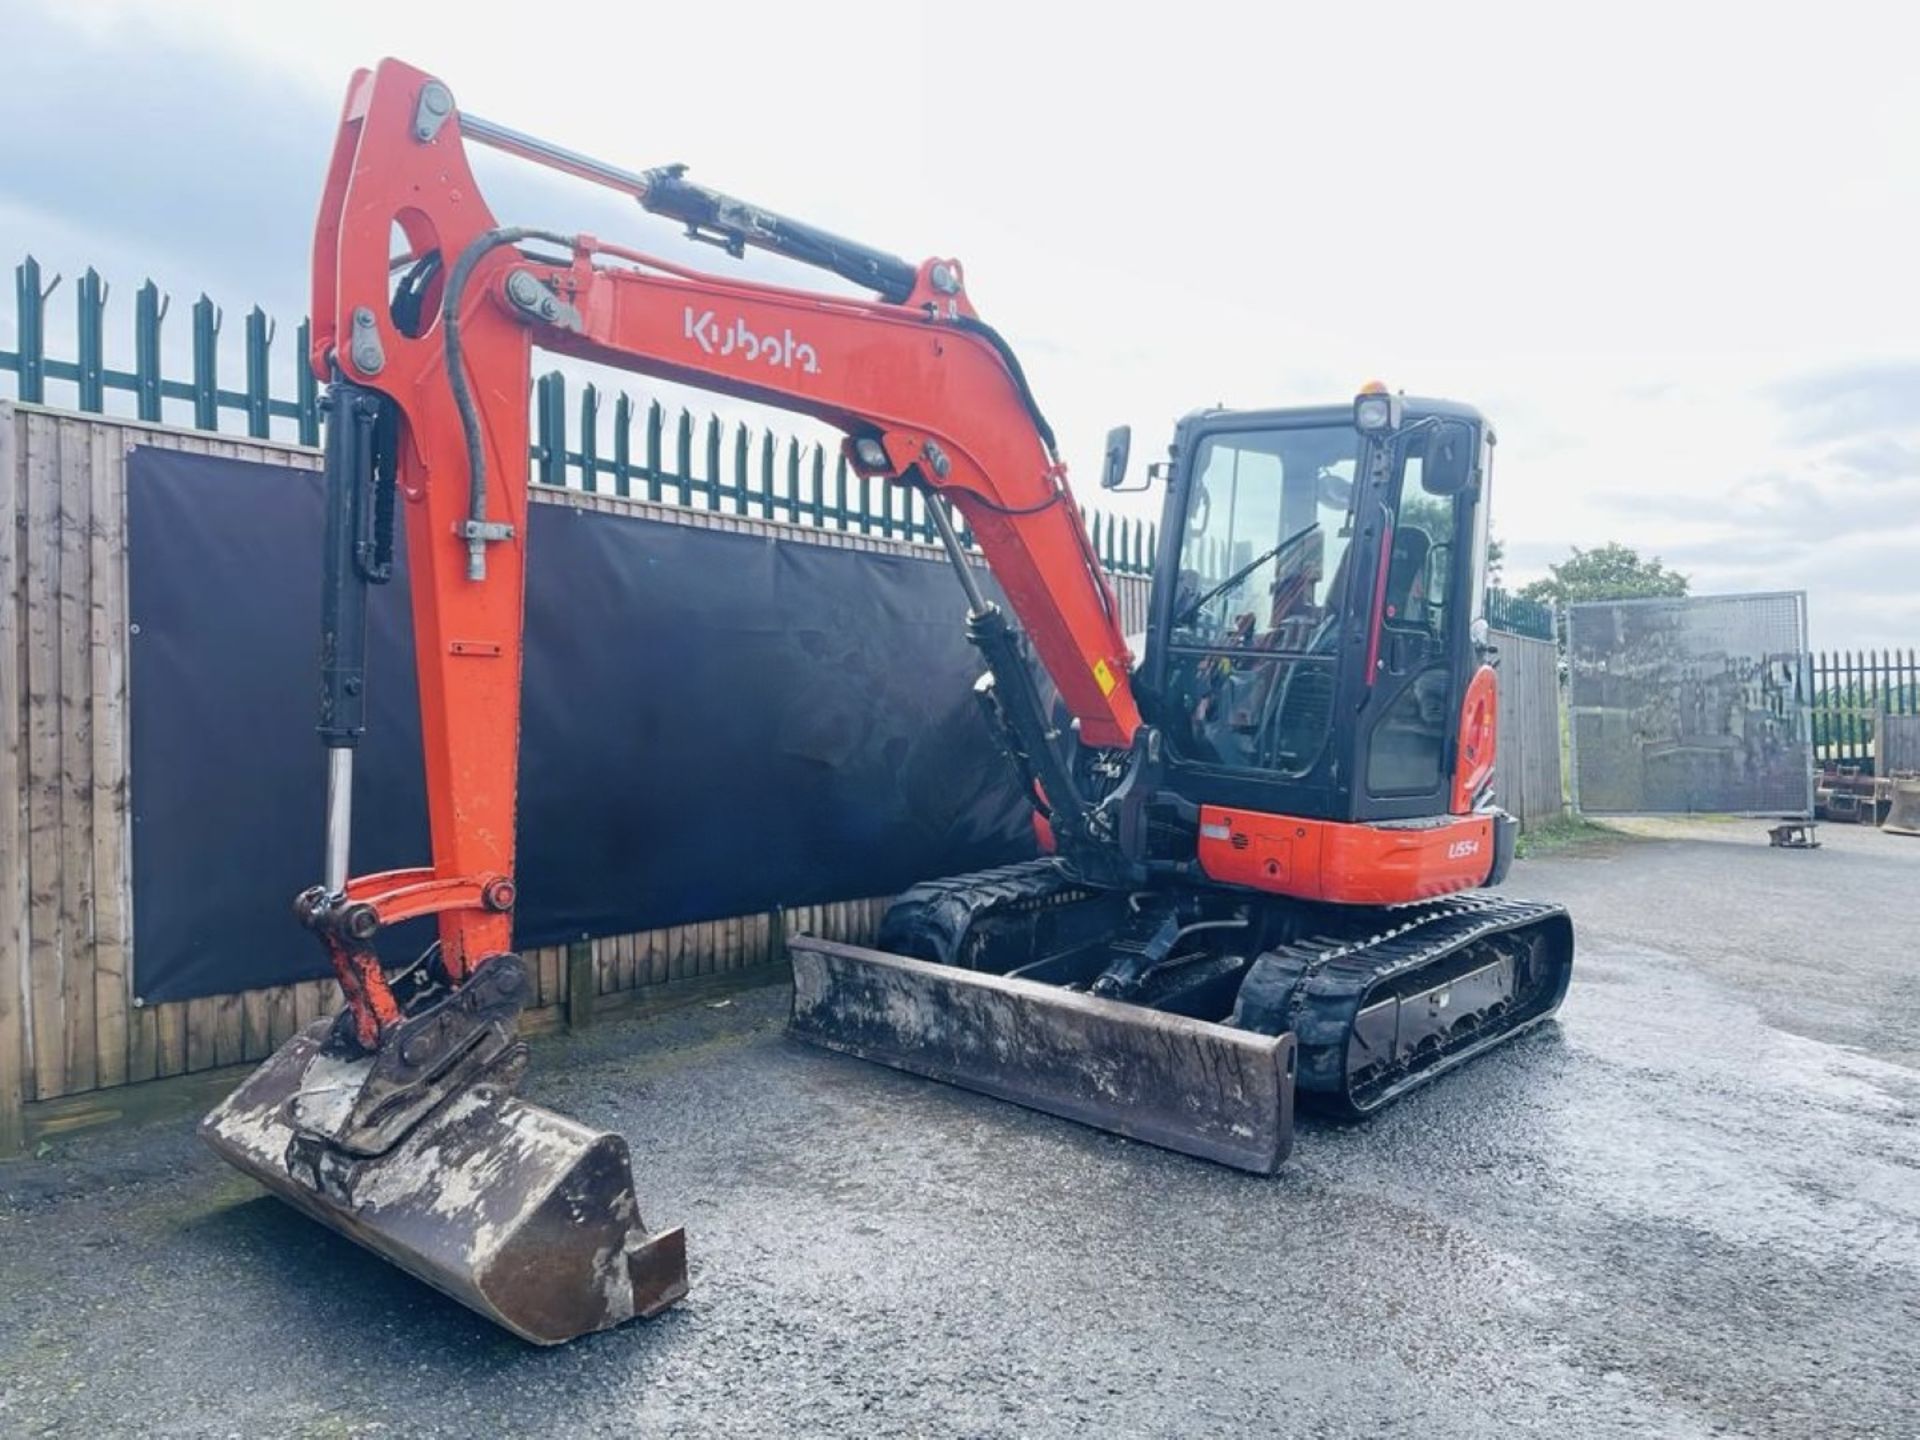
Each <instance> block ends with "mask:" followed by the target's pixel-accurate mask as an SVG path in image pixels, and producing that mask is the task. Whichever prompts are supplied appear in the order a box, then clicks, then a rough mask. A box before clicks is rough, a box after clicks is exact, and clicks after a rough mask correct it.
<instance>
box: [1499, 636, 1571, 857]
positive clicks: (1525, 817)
mask: <svg viewBox="0 0 1920 1440" xmlns="http://www.w3.org/2000/svg"><path fill="white" fill-rule="evenodd" d="M1547 631H1548V636H1549V638H1547V639H1540V638H1538V637H1535V636H1532V635H1517V634H1512V633H1510V632H1506V631H1499V630H1496V631H1495V632H1494V633H1493V643H1494V644H1495V645H1496V646H1497V647H1498V648H1499V651H1500V744H1499V749H1498V750H1497V751H1496V752H1495V759H1494V774H1493V792H1494V798H1495V799H1496V800H1498V801H1499V802H1500V804H1501V805H1503V806H1504V807H1505V808H1506V809H1507V810H1508V811H1509V812H1510V813H1511V814H1513V815H1514V816H1515V817H1516V818H1518V820H1519V821H1520V825H1521V828H1522V829H1523V830H1526V829H1531V828H1533V827H1534V826H1536V825H1541V824H1545V823H1547V822H1549V821H1552V820H1555V819H1557V818H1559V816H1560V815H1561V814H1562V813H1563V812H1564V811H1565V810H1566V800H1565V796H1564V793H1563V791H1562V789H1561V779H1560V652H1559V648H1558V647H1557V646H1556V645H1555V644H1554V642H1553V640H1552V639H1551V638H1550V637H1551V635H1552V626H1551V623H1549V625H1548V627H1547Z"/></svg>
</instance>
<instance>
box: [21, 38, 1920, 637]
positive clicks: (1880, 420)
mask: <svg viewBox="0 0 1920 1440" xmlns="http://www.w3.org/2000/svg"><path fill="white" fill-rule="evenodd" d="M509 16H512V17H515V18H511V19H509V18H508V17H509ZM0 34H5V35H7V36H8V37H9V41H10V43H9V45H8V49H9V50H10V52H11V57H10V60H9V67H8V78H7V83H6V84H5V85H4V86H0V134H4V135H6V136H8V137H9V139H8V141H7V142H6V143H5V145H4V146H0V262H3V263H7V264H11V263H13V261H14V259H15V258H17V257H18V256H19V255H21V254H24V253H26V252H28V251H32V252H33V253H34V254H35V255H37V256H38V257H39V258H40V259H41V261H42V263H43V265H45V266H46V268H47V271H48V273H49V275H51V274H52V273H53V272H54V271H60V272H63V273H65V274H67V275H69V276H71V275H73V274H75V273H77V272H78V271H79V270H81V269H84V268H85V266H86V265H87V264H89V263H91V264H93V265H96V266H97V267H98V268H99V269H100V271H101V273H102V274H103V275H105V276H106V277H107V278H108V280H109V281H110V282H112V283H114V284H115V285H119V286H124V287H125V290H124V291H122V292H121V293H122V295H123V296H124V295H128V294H130V293H131V290H132V288H133V287H134V286H135V285H137V284H138V282H139V280H140V279H141V278H143V277H145V276H147V275H152V276H154V278H155V279H156V280H158V281H159V282H160V284H161V285H162V287H163V288H165V289H167V290H169V291H170V292H171V293H172V294H173V296H174V301H175V304H176V306H177V307H179V308H178V310H177V311H176V314H178V315H179V316H180V317H181V320H180V321H179V322H177V323H173V324H172V330H171V331H170V335H175V336H177V334H178V332H182V331H184V328H185V327H184V312H185V306H186V304H188V303H190V301H191V299H192V298H193V296H195V295H196V294H198V293H199V292H201V291H203V290H204V291H206V292H207V293H208V294H210V295H212V296H213V297H214V299H215V300H217V301H219V302H220V303H221V304H222V305H223V306H224V307H226V309H227V311H228V313H229V317H230V318H229V322H228V326H227V330H226V335H227V337H228V340H229V341H231V342H237V340H238V336H239V332H240V325H239V323H238V317H239V315H240V314H241V312H243V311H244V310H245V309H246V308H247V306H248V305H250V304H251V303H253V302H255V301H258V302H259V303H260V304H262V305H263V306H265V307H266V309H267V310H268V311H269V313H271V314H272V315H274V316H275V317H276V319H278V320H279V321H280V322H281V324H282V326H283V334H284V335H285V336H286V337H290V336H291V331H292V327H293V325H294V324H295V323H297V321H298V319H299V317H300V316H301V315H302V314H303V313H304V311H305V309H306V285H307V262H308V252H309V246H310V240H311V227H312V218H313V211H314V207H315V204H316V202H317V200H318V197H319V190H320V184H321V180H322V176H323V171H324V168H325V164H326V157H327V153H328V150H329V148H330V146H331V143H332V138H333V130H334V124H335V120H336V117H337V114H338V108H339V103H340V97H341V95H342V93H343V91H344V87H345V85H346V82H347V78H348V76H349V75H350V74H351V72H352V70H353V69H354V68H355V67H356V66H362V65H370V64H372V63H374V62H375V61H376V60H377V59H379V58H380V57H381V56H383V55H389V54H391V55H397V56H399V57H401V58H403V59H406V60H408V61H410V62H411V63H413V64H416V65H419V66H421V67H423V68H425V69H429V70H431V71H433V72H434V73H436V74H437V75H439V76H440V77H441V78H442V79H444V80H445V81H446V82H447V83H448V85H449V86H450V87H451V88H452V90H453V93H454V95H455V97H456V100H457V101H458V102H459V103H460V104H461V105H462V106H463V107H464V108H466V109H469V110H471V111H473V112H474V113H477V114H480V115H484V116H486V117H487V118H489V119H493V120H497V121H500V122H502V123H505V124H507V125H511V126H513V127H514V128H516V129H520V130H525V131H530V132H533V133H535V134H539V135H542V136H544V137H546V138H549V139H552V140H555V141H557V142H560V143H562V144H565V145H568V146H571V147H573V148H575V149H579V150H583V151H586V152H588V153H590V154H593V155H596V156H600V157H602V158H605V159H607V160H610V161H612V162H614V163H616V164H619V165H622V166H624V167H627V168H633V169H644V168H646V167H648V166H651V165H654V164H659V163H663V162H666V161H673V160H677V161H684V162H686V163H688V164H689V165H690V166H691V167H692V175H693V178H695V179H698V180H701V181H704V182H705V183H707V184H709V185H713V186H716V187H718V188H720V189H723V190H726V191H729V192H731V193H734V194H737V195H742V196H745V197H747V198H750V199H752V200H754V201H756V202H758V203H760V204H763V205H767V206H770V207H772V208H774V209H778V210H782V211H785V212H787V213H789V214H792V215H795V216H798V217H801V218H804V219H808V220H811V221H813V222H815V223H816V224H819V225H822V226H825V227H826V228H828V229H831V230H836V231H839V232H841V233H844V234H847V235H850V236H853V237H856V238H858V239H861V240H864V241H867V242H868V243H871V244H874V245H877V246H879V247H881V248H883V249H887V250H891V251H894V252H896V253H899V254H902V255H905V256H908V257H910V258H915V259H917V258H919V257H921V256H924V255H930V254H939V255H952V256H957V257H959V258H960V259H962V260H963V261H964V262H965V265H966V269H967V277H968V291H969V294H970V296H971V298H972V299H973V301H974V303H975V304H976V306H977V307H978V308H979V310H980V312H981V314H982V315H983V317H985V318H986V319H988V320H990V321H991V322H992V323H993V324H994V325H995V326H996V327H997V328H999V329H1000V330H1001V331H1002V332H1003V333H1004V334H1005V335H1006V336H1007V337H1008V339H1009V340H1010V341H1011V342H1012V344H1013V346H1014V348H1015V349H1016V350H1017V351H1018V352H1019V354H1020V356H1021V357H1022V360H1023V363H1024V365H1025V368H1026V370H1027V372H1028V375H1029V378H1030V379H1031V381H1032V384H1033V387H1034V390H1035V392H1036V393H1037V395H1038V397H1039V399H1040V401H1041V404H1042V406H1043V407H1044V408H1045V409H1046V411H1047V412H1048V414H1049V416H1050V418H1051V419H1052V420H1053V422H1054V425H1055V428H1056V429H1057V430H1058V431H1059V432H1060V436H1061V440H1062V443H1063V449H1064V451H1065V454H1066V457H1067V459H1068V462H1069V465H1070V466H1071V467H1073V471H1074V475H1075V480H1076V489H1077V490H1078V491H1079V493H1080V494H1081V495H1082V497H1083V498H1094V497H1096V496H1097V495H1098V492H1097V491H1096V489H1095V479H1096V476H1097V473H1098V466H1099V459H1100V454H1101V441H1102V436H1103V435H1104V433H1105V431H1106V429H1107V427H1108V426H1110V425H1113V424H1118V423H1123V422H1124V423H1127V424H1130V425H1132V427H1133V430H1134V456H1135V462H1134V463H1135V465H1136V466H1140V465H1142V464H1144V462H1145V461H1146V460H1147V459H1149V458H1152V457H1153V456H1155V455H1157V454H1158V453H1160V450H1161V447H1162V446H1163V444H1164V441H1165V437H1167V436H1168V435H1170V433H1171V429H1172V425H1173V422H1174V421H1175V419H1176V418H1177V417H1178V416H1180V415H1181V414H1184V413H1186V412H1187V411H1189V410H1192V409H1196V408H1199V407H1202V406H1207V405H1214V404H1226V405H1231V406H1266V405H1284V404H1296V403H1301V404H1304V403H1325V402H1329V401H1340V400H1343V399H1345V398H1346V397H1348V396H1350V395H1351V394H1352V393H1353V391H1354V390H1355V389H1356V388H1358V386H1359V385H1360V384H1361V383H1362V382H1363V381H1366V380H1369V379H1375V378H1378V379H1381V380H1383V381H1385V382H1387V383H1388V384H1389V385H1390V386H1392V387H1393V388H1395V389H1403V390H1405V391H1407V392H1408V393H1411V394H1425V395H1442V396H1447V397H1449V398H1453V399H1458V400H1464V401H1468V402H1470V403H1473V404H1475V405H1477V406H1479V407H1480V408H1481V409H1482V410H1484V411H1485V412H1486V413H1488V414H1489V415H1490V416H1491V417H1492V418H1493V420H1494V422H1495V424H1496V426H1497V428H1498V432H1499V438H1500V445H1499V450H1498V459H1497V462H1496V471H1495V484H1494V496H1495V499H1494V528H1495V531H1496V533H1497V534H1498V535H1499V536H1500V537H1501V538H1502V540H1503V541H1504V543H1505V548H1506V556H1507V559H1506V573H1505V577H1504V578H1505V581H1506V583H1507V584H1509V585H1510V586H1516V585H1518V584H1521V583H1523V582H1525V581H1526V580H1529V579H1532V578H1535V577H1537V576H1539V575H1541V574H1543V573H1544V572H1545V569H1546V567H1547V565H1548V564H1550V563H1552V562H1553V561H1556V560H1560V559H1564V558H1565V557H1566V556H1567V554H1568V553H1569V550H1570V547H1572V546H1574V545H1582V546H1587V545H1597V544H1601V543H1604V542H1606V541H1610V540H1613V541H1619V542H1622V543H1624V544H1628V545H1631V546H1634V547H1635V548H1637V549H1639V550H1640V551H1642V552H1643V553H1644V554H1647V555H1658V556H1659V557H1660V558H1661V559H1662V560H1663V561H1664V562H1665V563H1667V564H1668V565H1670V566H1673V567H1675V568H1678V569H1680V570H1682V571H1683V572H1685V573H1687V574H1688V575H1689V576H1691V577H1692V580H1693V585H1694V589H1695V590H1696V592H1702V593H1731V592H1739V591H1750V590H1776V589H1805V590H1806V591H1808V592H1809V610H1810V615H1811V624H1812V639H1813V643H1814V645H1815V647H1816V648H1825V647H1858V646H1876V647H1877V646H1892V645H1899V646H1908V645H1920V564H1917V563H1916V562H1920V284H1916V282H1915V264H1916V256H1920V144H1916V140H1917V139H1920V86H1915V85H1914V84H1913V83H1912V81H1911V76H1910V73H1909V72H1910V66H1911V60H1912V56H1913V54H1914V53H1915V51H1916V46H1920V11H1916V10H1915V8H1914V7H1911V6H1905V5H1898V4H1892V3H1885V4H1874V5H1865V4H1853V3H1844V0H1843V3H1824V4H1821V5H1819V6H1807V5H1804V4H1802V5H1795V6H1787V5H1782V4H1768V3H1748V4H1744V5H1731V4H1728V5H1719V4H1681V3H1675V0H1665V3H1661V4H1657V5H1640V4H1637V3H1631V0H1624V3H1616V4H1611V5H1607V6H1585V7H1579V8H1577V9H1576V8H1573V7H1563V6H1553V5H1541V4H1537V3H1532V4H1510V3H1501V4H1492V3H1479V0H1452V3H1448V4H1445V5H1434V4H1425V5H1404V6H1402V5H1397V4H1393V3H1386V0H1379V3H1371V4H1368V5H1364V6H1358V5H1337V4H1331V3H1328V4H1316V5H1293V4H1286V3H1278V0H1268V3H1263V4H1253V5H1230V4H1215V3H1207V0H1188V3H1184V4H1180V5H1163V4H1154V5H1146V4H1118V3H1116V4H1108V5H1104V6H1098V7H1095V6H1091V5H1066V4H1061V5H1049V4H1046V3H1042V0H1026V3H1024V4H1001V3H998V0H979V3H968V4H964V5H961V4H954V3H942V4H918V3H908V0H893V3H884V4H882V3H850V4H836V3H831V0H813V3H808V4H804V5H801V4H791V3H776V4H767V3H762V0H733V3H730V4H728V5H726V6H724V7H711V6H704V5H694V4H674V3H672V0H652V3H648V4H644V5H616V6H606V7H599V8H595V7H569V8H567V9H565V10H563V11H559V12H553V13H552V17H551V21H550V22H548V21H543V20H540V19H538V18H537V17H536V16H535V15H534V14H533V13H532V12H529V11H527V10H526V9H525V8H524V7H517V8H515V9H513V10H508V9H506V8H505V7H498V8H497V9H496V7H491V6H486V5H481V4H476V3H473V0H465V3H426V0H422V3H406V0H384V3H380V4H373V5H367V4H360V3H355V0H333V3H329V4H327V5H324V6H319V5H316V6H292V5H277V4H261V3H257V0H195V3H187V0H60V3H45V0H0ZM476 169H477V170H478V172H479V177H478V178H479V179H480V182H481V184H482V186H483V188H484V189H485V190H486V192H487V196H488V199H489V201H490V203H491V204H492V207H493V209H494V211H495V212H496V214H498V215H499V216H500V217H501V218H502V219H503V220H504V221H506V222H507V223H526V224H534V225H552V226H557V227H559V228H573V227H582V228H588V229H591V230H593V231H594V232H595V233H598V234H600V235H602V236H605V237H607V238H616V237H617V238H620V239H622V240H625V241H628V242H629V243H633V244H636V245H640V246H643V247H648V248H652V249H655V250H657V251H659V252H662V253H665V254H668V255H670V256H672V257H674V258H678V259H682V260H690V261H691V262H693V263H696V264H701V265H707V266H713V267H726V266H731V265H733V264H734V262H731V261H728V260H727V259H726V258H725V257H724V256H722V255H720V254H719V252H717V251H709V250H705V249H699V250H695V251H692V252H691V253H689V249H688V247H687V246H686V245H685V244H684V243H683V242H681V241H680V240H679V238H678V236H677V235H676V233H675V231H674V228H673V227H672V226H670V225H668V224H666V223H665V222H662V221H658V220H655V219H653V218H652V217H649V216H645V215H643V214H640V213H638V212H637V210H636V209H635V207H633V206H632V205H630V204H628V203H626V202H623V201H622V200H621V199H620V198H619V197H618V196H614V195H612V194H610V193H608V192H604V191H599V190H596V189H594V188H592V187H586V186H581V185H578V184H576V183H575V182H571V181H553V180H549V179H547V178H545V177H542V176H539V175H537V174H533V173H529V172H528V171H526V169H525V167H521V166H517V165H516V164H514V162H510V161H506V160H504V159H499V158H496V157H488V159H487V161H486V162H485V163H484V164H477V165H476ZM743 273H747V274H751V275H759V276H764V277H768V278H778V279H781V280H787V281H791V282H795V283H801V284H809V285H818V284H821V282H820V281H819V280H818V278H817V272H811V271H806V270H804V269H799V268H797V267H791V266H788V265H787V264H786V262H783V261H780V260H778V259H777V258H766V257H762V258H757V259H754V260H752V261H750V262H749V264H748V267H747V269H746V270H745V271H744V272H743ZM831 283H832V282H830V281H829V282H827V286H831ZM823 288H825V287H823ZM62 302H64V303H65V304H66V305H68V306H70V305H71V300H70V299H67V298H66V296H65V295H62V296H61V297H60V300H58V301H56V302H55V305H56V311H55V313H56V317H58V316H59V315H60V314H61V312H60V309H59V306H60V304H61V303H62ZM127 308H129V307H128V306H126V305H125V304H121V305H110V307H109V311H110V314H113V313H116V312H117V311H120V310H125V309H127ZM67 313H70V311H68V312H67ZM69 324H70V322H66V321H64V320H61V319H58V318H56V321H55V323H54V324H52V325H51V326H50V331H51V332H52V333H55V334H61V335H64V334H66V333H67V326H68V325H69ZM110 343H112V342H111V341H110ZM290 348H291V345H290V338H288V339H283V340H282V351H281V352H277V353H279V354H280V359H279V362H278V363H280V364H282V365H284V364H286V363H289V360H288V358H287V356H286V355H285V353H284V352H285V351H288V350H290ZM225 363H226V364H227V365H228V366H229V367H232V366H234V365H235V364H237V362H235V361H231V360H230V361H227V362H225ZM642 385H643V386H644V382H642ZM669 398H678V397H677V396H670V397H669ZM734 408H737V407H725V409H726V410H727V412H728V413H731V412H732V410H733V409H734ZM776 423H777V424H778V426H779V428H782V429H797V428H799V427H798V426H797V425H793V424H790V423H789V422H787V421H786V420H785V419H784V418H781V419H780V420H778V421H777V422H776ZM1097 503H1103V504H1106V505H1108V506H1109V507H1114V506H1116V505H1117V506H1119V507H1122V508H1126V507H1131V509H1132V510H1133V512H1134V513H1140V514H1146V513H1155V512H1157V504H1158V493H1157V492H1155V493H1153V494H1151V495H1145V496H1132V497H1124V498H1121V499H1119V500H1117V501H1116V500H1115V499H1114V498H1113V497H1105V496H1098V501H1097Z"/></svg>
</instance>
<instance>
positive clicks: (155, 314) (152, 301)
mask: <svg viewBox="0 0 1920 1440" xmlns="http://www.w3.org/2000/svg"><path fill="white" fill-rule="evenodd" d="M166 318H167V300H166V298H165V297H164V296H162V295H161V293H160V287H159V286H158V285H156V284H154V283H153V281H151V280H149V281H147V283H146V284H144V285H142V286H141V287H140V290H139V293H137V294H136V295H135V296H134V297H133V394H134V403H135V410H136V413H137V414H138V415H139V416H140V418H141V419H142V420H145V421H147V422H148V423H149V424H158V423H159V421H160V322H161V321H162V320H164V319H166ZM304 351H305V347H304V346H303V347H302V353H303V359H304ZM302 368H303V369H304V368H305V366H304V364H303V366H302ZM311 443H317V442H311Z"/></svg>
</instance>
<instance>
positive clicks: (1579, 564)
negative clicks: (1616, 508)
mask: <svg viewBox="0 0 1920 1440" xmlns="http://www.w3.org/2000/svg"><path fill="white" fill-rule="evenodd" d="M1547 570H1548V572H1549V574H1548V578H1547V579H1545V580H1535V581H1533V582H1532V583H1530V584H1528V585H1524V586H1522V587H1521V589H1520V594H1521V596H1522V598H1524V599H1527V600H1538V601H1540V602H1541V603H1542V604H1548V605H1552V606H1554V607H1555V608H1556V609H1558V610H1561V611H1563V612H1564V611H1565V609H1566V607H1567V606H1568V605H1577V604H1579V603H1580V602H1581V601H1583V600H1647V599H1652V598H1654V597H1657V596H1662V595H1684V594H1686V593H1687V584H1688V581H1687V577H1686V576H1685V575H1682V574H1681V573H1680V572H1679V571H1678V570H1669V569H1667V567H1666V566H1664V565H1662V564H1661V563H1660V557H1659V556H1657V555H1656V556H1654V557H1653V559H1651V560H1642V559H1641V558H1640V552H1639V551H1637V550H1635V549H1633V548H1632V547H1630V546H1627V545H1621V544H1618V543H1616V542H1612V541H1609V542H1608V543H1607V544H1605V545H1599V546H1596V547H1595V548H1593V549H1592V550H1582V549H1581V548H1580V547H1579V546H1578V545H1576V546H1574V547H1573V555H1572V556H1571V557H1570V558H1568V559H1566V560H1562V561H1561V562H1560V563H1559V564H1558V565H1549V566H1548V567H1547Z"/></svg>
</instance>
